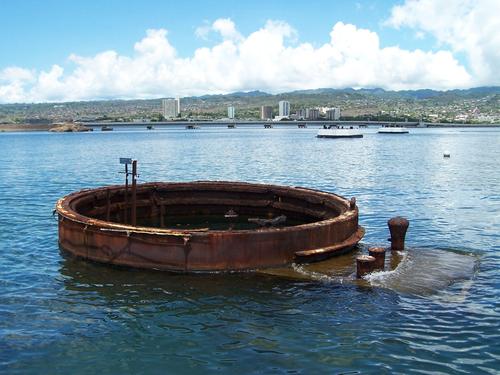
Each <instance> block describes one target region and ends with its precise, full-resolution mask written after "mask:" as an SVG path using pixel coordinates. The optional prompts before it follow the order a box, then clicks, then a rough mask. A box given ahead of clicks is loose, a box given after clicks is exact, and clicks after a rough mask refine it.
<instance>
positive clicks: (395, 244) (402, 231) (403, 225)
mask: <svg viewBox="0 0 500 375" xmlns="http://www.w3.org/2000/svg"><path fill="white" fill-rule="evenodd" d="M387 225H388V226H389V231H390V232H391V238H390V241H391V250H404V249H405V237H406V231H407V229H408V226H409V225H410V222H409V221H408V219H405V218H404V217H401V216H396V217H393V218H392V219H390V220H389V221H388V222H387Z"/></svg>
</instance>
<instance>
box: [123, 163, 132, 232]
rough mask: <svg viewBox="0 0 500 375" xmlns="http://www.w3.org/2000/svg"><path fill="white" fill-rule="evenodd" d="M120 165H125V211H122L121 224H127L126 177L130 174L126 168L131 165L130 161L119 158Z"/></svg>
mask: <svg viewBox="0 0 500 375" xmlns="http://www.w3.org/2000/svg"><path fill="white" fill-rule="evenodd" d="M120 164H124V165H125V209H124V210H123V223H124V224H127V223H128V176H129V174H130V173H129V171H128V166H129V164H132V159H131V158H120Z"/></svg>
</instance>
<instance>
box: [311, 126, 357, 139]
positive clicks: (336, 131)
mask: <svg viewBox="0 0 500 375" xmlns="http://www.w3.org/2000/svg"><path fill="white" fill-rule="evenodd" d="M317 137H318V138H363V133H361V131H360V130H359V128H355V127H353V126H350V127H347V126H345V127H344V126H329V127H328V128H327V127H323V129H319V131H318V135H317Z"/></svg>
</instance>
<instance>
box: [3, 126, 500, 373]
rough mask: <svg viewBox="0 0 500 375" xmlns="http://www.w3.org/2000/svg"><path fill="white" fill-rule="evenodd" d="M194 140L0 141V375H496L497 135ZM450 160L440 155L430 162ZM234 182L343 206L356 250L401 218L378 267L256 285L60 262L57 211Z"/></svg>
mask: <svg viewBox="0 0 500 375" xmlns="http://www.w3.org/2000/svg"><path fill="white" fill-rule="evenodd" d="M315 133H316V130H315V129H311V128H309V129H291V128H290V129H281V128H275V129H266V130H264V129H250V128H243V127H242V128H237V129H199V130H194V131H187V130H184V129H178V130H154V131H145V130H144V131H143V130H136V131H116V130H115V131H113V132H105V133H101V132H99V131H96V132H93V133H82V134H49V133H30V134H14V133H9V134H8V133H2V134H0V150H1V151H0V372H3V373H13V374H15V373H19V374H21V373H22V374H26V373H31V374H40V373H50V374H79V373H100V374H117V373H145V374H152V373H158V374H159V373H161V374H165V373H168V374H205V373H211V372H221V373H231V374H233V373H271V374H273V373H274V374H280V373H303V374H314V373H316V374H319V373H330V374H335V373H350V372H352V373H363V374H364V373H404V374H408V373H420V374H422V373H424V374H426V373H433V374H439V373H474V374H481V373H490V374H494V373H497V374H498V373H499V371H500V302H499V301H500V298H499V297H500V273H499V269H500V241H499V239H500V234H499V233H500V165H499V164H500V163H499V162H500V131H498V130H455V129H442V130H433V129H418V130H412V131H411V133H410V134H409V135H406V136H387V135H378V134H376V133H375V131H374V130H371V129H368V130H366V134H365V137H364V138H362V139H353V140H328V139H316V138H315ZM445 151H449V152H450V153H451V158H449V159H448V158H443V152H445ZM121 156H130V157H134V158H137V159H138V160H139V171H140V180H141V181H144V182H145V181H190V180H239V181H250V182H267V183H275V184H284V185H294V186H305V187H311V188H315V189H321V190H327V191H332V192H335V193H338V194H341V195H344V196H347V197H350V196H356V197H357V200H358V205H359V208H360V222H361V224H362V225H363V226H364V227H365V228H366V236H365V238H364V240H363V243H362V245H361V247H360V250H359V251H358V252H362V251H366V247H367V246H368V245H384V246H385V245H386V244H387V241H386V239H387V237H388V230H387V227H386V222H387V219H389V218H390V217H392V216H395V215H398V214H400V215H404V216H406V217H408V218H409V219H410V220H411V225H410V229H409V234H408V238H407V245H408V247H409V248H410V250H409V251H408V252H406V253H405V254H400V259H399V260H398V262H397V264H395V265H394V267H392V268H390V269H389V270H388V271H386V272H383V273H377V274H374V275H372V276H370V277H368V279H367V280H363V281H359V282H358V281H355V280H354V279H353V274H352V273H353V267H352V265H353V261H354V256H355V255H356V254H349V255H345V256H342V257H340V258H335V259H332V260H330V261H328V262H325V263H320V264H315V265H306V266H295V265H294V266H293V267H290V268H289V269H285V270H272V271H268V272H266V273H245V274H224V275H220V274H219V275H217V274H212V275H197V276H185V275H172V274H166V273H159V272H148V271H136V270H128V269H119V268H111V267H106V266H103V265H98V264H92V263H87V262H85V261H81V260H77V259H72V258H70V257H68V256H66V255H64V254H62V253H61V252H60V250H59V247H58V244H57V225H56V224H57V223H56V220H55V219H54V218H53V217H52V210H53V208H54V204H55V202H56V200H57V199H58V198H59V197H61V196H63V195H65V194H67V193H70V192H72V191H75V190H79V189H82V188H90V187H97V186H101V185H106V184H116V183H121V181H122V177H123V175H121V174H119V173H118V172H119V171H120V170H121V168H120V165H118V158H119V157H121Z"/></svg>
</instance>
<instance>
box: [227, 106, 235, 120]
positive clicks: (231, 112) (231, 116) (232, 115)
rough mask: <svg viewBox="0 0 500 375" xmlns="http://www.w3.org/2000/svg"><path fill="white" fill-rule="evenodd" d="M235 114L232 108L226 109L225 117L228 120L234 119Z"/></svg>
mask: <svg viewBox="0 0 500 375" xmlns="http://www.w3.org/2000/svg"><path fill="white" fill-rule="evenodd" d="M235 113H236V110H235V109H234V107H233V106H231V107H227V117H228V118H230V119H234V115H235Z"/></svg>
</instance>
